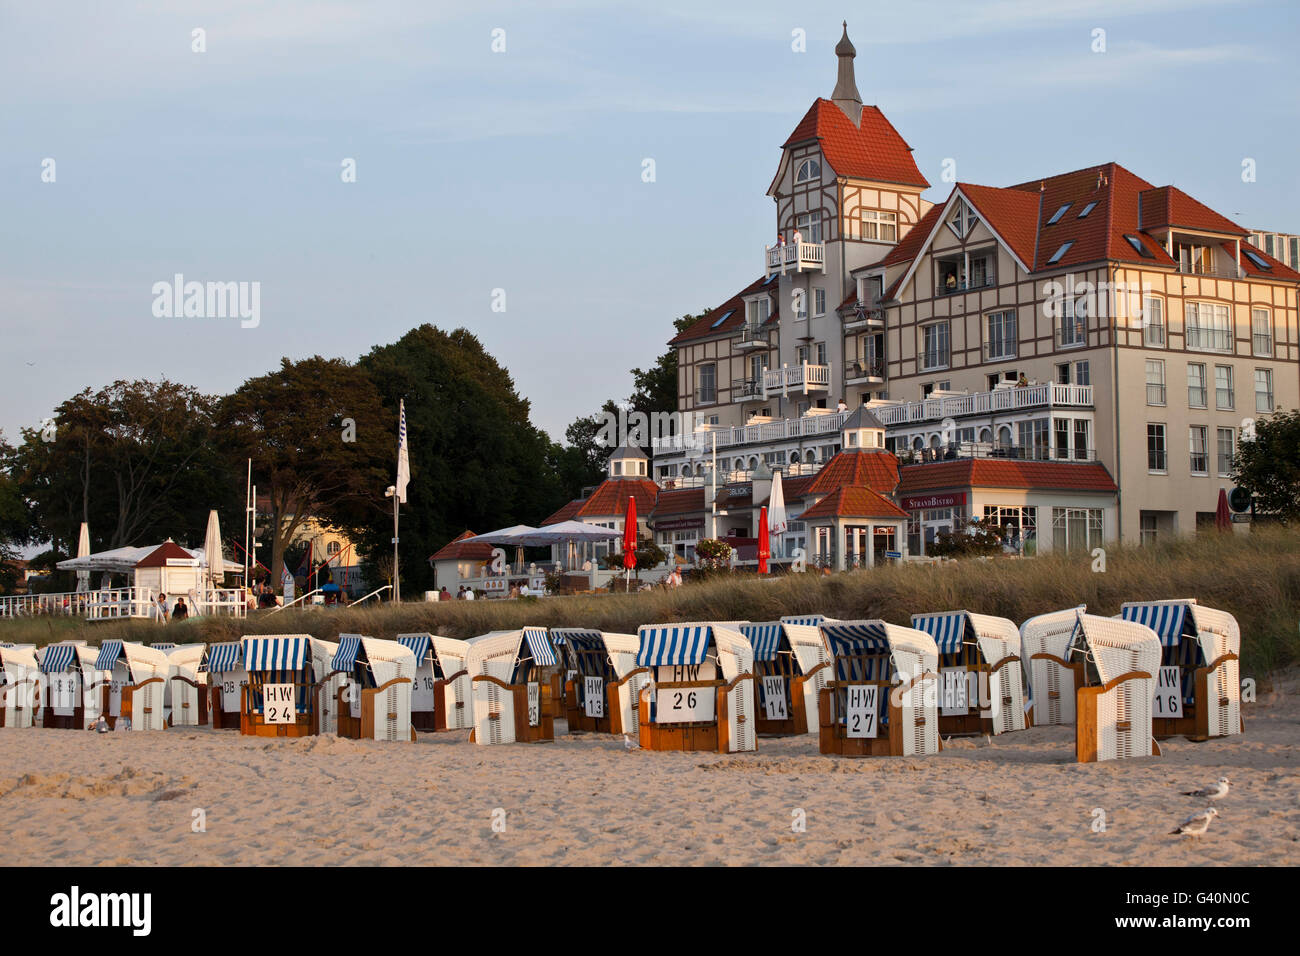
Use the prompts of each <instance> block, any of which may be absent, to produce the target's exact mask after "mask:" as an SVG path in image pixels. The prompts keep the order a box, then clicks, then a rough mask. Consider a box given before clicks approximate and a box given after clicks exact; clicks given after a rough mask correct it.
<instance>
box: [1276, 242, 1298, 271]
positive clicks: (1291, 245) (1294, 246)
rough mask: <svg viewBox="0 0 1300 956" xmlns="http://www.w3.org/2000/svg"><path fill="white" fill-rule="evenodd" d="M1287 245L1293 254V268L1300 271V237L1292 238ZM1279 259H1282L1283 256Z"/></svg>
mask: <svg viewBox="0 0 1300 956" xmlns="http://www.w3.org/2000/svg"><path fill="white" fill-rule="evenodd" d="M1286 245H1287V249H1289V250H1290V252H1291V268H1292V269H1300V237H1297V236H1292V237H1291V238H1290V239H1288V240H1287V242H1286ZM1278 258H1279V259H1280V258H1281V256H1279V257H1278Z"/></svg>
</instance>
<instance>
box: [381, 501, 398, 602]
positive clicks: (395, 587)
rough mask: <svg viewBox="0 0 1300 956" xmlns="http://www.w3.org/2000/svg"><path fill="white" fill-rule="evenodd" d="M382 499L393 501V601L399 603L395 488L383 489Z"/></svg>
mask: <svg viewBox="0 0 1300 956" xmlns="http://www.w3.org/2000/svg"><path fill="white" fill-rule="evenodd" d="M384 497H385V498H392V499H393V601H394V602H396V603H401V600H402V582H401V579H400V578H398V576H397V504H398V500H399V499H398V497H397V486H396V485H389V486H388V487H387V488H385V489H384Z"/></svg>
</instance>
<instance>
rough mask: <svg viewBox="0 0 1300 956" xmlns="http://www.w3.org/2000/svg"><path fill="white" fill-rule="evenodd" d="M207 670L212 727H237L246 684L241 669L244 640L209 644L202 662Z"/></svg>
mask: <svg viewBox="0 0 1300 956" xmlns="http://www.w3.org/2000/svg"><path fill="white" fill-rule="evenodd" d="M203 671H204V672H205V673H206V674H207V677H208V683H207V691H208V713H209V715H210V716H209V719H210V721H211V723H212V728H213V729H214V730H238V729H239V718H240V702H241V700H242V699H243V693H244V688H245V687H246V686H248V671H246V670H244V642H243V641H226V642H223V643H220V644H209V645H208V653H207V658H206V659H205V661H204V663H203Z"/></svg>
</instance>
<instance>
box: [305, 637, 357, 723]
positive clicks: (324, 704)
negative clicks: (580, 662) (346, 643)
mask: <svg viewBox="0 0 1300 956" xmlns="http://www.w3.org/2000/svg"><path fill="white" fill-rule="evenodd" d="M344 636H346V635H340V636H339V637H340V640H341V639H342V638H343V637H344ZM352 636H353V637H360V636H361V635H359V634H355V635H352ZM338 650H339V646H338V644H336V643H335V642H333V641H323V640H320V639H319V638H312V642H311V664H312V677H313V678H314V679H313V681H312V685H311V699H312V707H313V708H314V709H315V713H314V714H313V715H312V720H313V726H314V727H315V730H314V731H313V733H317V734H327V735H329V736H334V735H336V734H338V730H339V688H340V687H342V686H343V685H344V684H346V683H347V682H348V675H347V673H345V672H344V671H336V670H334V668H333V662H334V655H335V654H337V653H338Z"/></svg>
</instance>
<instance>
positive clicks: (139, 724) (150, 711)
mask: <svg viewBox="0 0 1300 956" xmlns="http://www.w3.org/2000/svg"><path fill="white" fill-rule="evenodd" d="M95 670H97V671H108V672H109V674H110V677H109V681H108V686H106V687H103V688H102V709H103V715H104V719H105V720H107V721H108V725H109V726H110V727H112V728H113V729H117V724H118V721H119V720H123V719H125V720H127V721H128V722H129V726H130V728H131V729H132V730H162V729H164V728H165V727H166V726H167V721H166V718H167V713H166V702H165V698H166V693H167V675H168V671H169V670H170V666H169V665H168V663H167V655H166V654H164V653H163V652H162V651H160V650H158V649H157V648H154V647H147V646H145V645H144V644H137V643H134V642H132V641H105V642H104V643H103V644H101V645H100V647H99V655H98V656H97V657H96V658H95Z"/></svg>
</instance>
